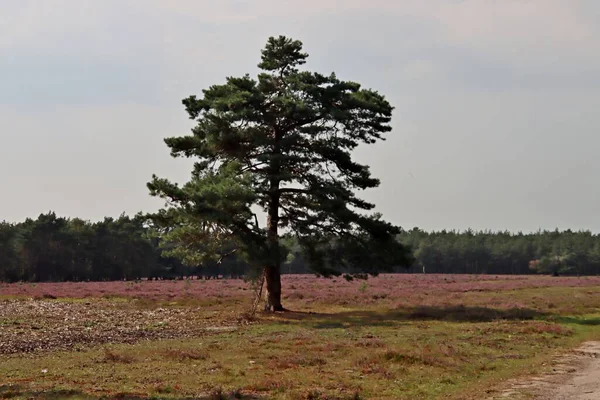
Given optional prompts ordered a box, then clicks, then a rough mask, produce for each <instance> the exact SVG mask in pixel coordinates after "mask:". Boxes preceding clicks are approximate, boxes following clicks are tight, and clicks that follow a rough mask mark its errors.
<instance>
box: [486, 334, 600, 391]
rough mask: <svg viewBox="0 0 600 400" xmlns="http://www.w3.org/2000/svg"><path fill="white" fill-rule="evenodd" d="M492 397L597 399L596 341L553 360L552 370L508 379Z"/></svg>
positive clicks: (599, 354) (599, 363) (599, 358)
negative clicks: (500, 391)
mask: <svg viewBox="0 0 600 400" xmlns="http://www.w3.org/2000/svg"><path fill="white" fill-rule="evenodd" d="M492 398H493V399H536V400H600V342H588V343H585V344H584V345H583V346H581V347H580V348H578V349H577V350H575V351H574V352H572V353H570V354H568V355H566V356H562V357H560V358H559V359H557V360H556V364H555V365H554V366H553V372H552V373H550V374H547V375H543V376H540V377H535V378H530V379H528V380H516V381H513V382H511V383H510V385H509V389H506V390H504V391H503V392H502V393H500V394H499V395H497V396H494V397H492Z"/></svg>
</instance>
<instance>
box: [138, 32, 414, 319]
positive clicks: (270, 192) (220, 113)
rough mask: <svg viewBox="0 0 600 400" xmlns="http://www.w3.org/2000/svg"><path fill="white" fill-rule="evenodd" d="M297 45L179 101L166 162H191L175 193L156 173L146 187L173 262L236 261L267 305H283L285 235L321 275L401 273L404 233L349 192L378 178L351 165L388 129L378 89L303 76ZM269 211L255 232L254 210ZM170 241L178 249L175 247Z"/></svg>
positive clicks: (276, 46)
mask: <svg viewBox="0 0 600 400" xmlns="http://www.w3.org/2000/svg"><path fill="white" fill-rule="evenodd" d="M307 57H308V55H307V54H306V53H304V52H303V51H302V43H301V42H300V41H297V40H292V39H290V38H287V37H284V36H279V37H277V38H275V37H271V38H269V39H268V42H267V44H266V46H265V48H264V49H263V50H262V57H261V62H260V63H259V64H258V66H259V68H260V69H261V70H262V72H261V73H260V74H259V75H258V77H257V79H253V78H251V77H250V76H249V75H248V74H247V75H245V76H243V77H237V78H236V77H229V78H227V79H226V82H225V83H224V84H222V85H213V86H211V87H209V88H208V89H205V90H203V96H202V97H200V98H199V97H196V96H190V97H188V98H186V99H184V100H183V104H184V105H185V108H186V111H187V113H188V114H189V116H190V119H192V120H194V121H195V122H196V126H195V127H194V128H193V129H192V134H191V135H188V136H181V137H170V138H167V139H165V142H166V144H167V146H168V147H169V148H170V149H171V155H172V156H173V157H190V158H193V159H195V160H196V162H195V164H194V168H193V171H192V176H191V179H190V181H189V182H187V183H186V184H185V185H183V186H178V185H177V184H176V183H171V182H170V181H168V180H166V179H161V178H158V177H157V176H156V175H154V176H153V179H152V181H151V182H149V183H148V188H149V189H150V193H151V195H153V196H159V197H161V198H163V199H165V200H166V206H165V208H164V209H162V210H160V211H159V212H158V213H156V214H154V215H153V221H154V222H155V224H156V225H157V226H158V227H160V226H162V227H164V228H165V230H163V231H162V235H163V239H164V241H165V242H168V243H170V244H171V247H170V249H169V251H168V253H169V255H172V256H177V257H179V258H181V259H182V260H183V261H184V262H185V263H188V264H192V265H194V264H195V265H199V264H201V263H203V262H207V261H211V260H212V261H214V260H217V261H221V260H222V259H223V258H224V257H227V256H228V255H231V254H234V253H236V255H237V256H238V257H239V256H241V257H244V258H245V260H246V261H248V262H249V264H250V265H253V266H256V267H257V268H259V270H260V271H261V273H263V274H264V279H265V281H266V290H267V292H266V293H267V306H266V308H267V309H270V310H273V311H282V310H284V308H283V306H282V304H281V276H280V266H281V264H282V262H283V260H285V257H286V254H285V253H286V249H285V248H283V247H282V245H281V242H280V236H281V235H282V234H283V233H288V234H292V235H293V236H295V238H296V240H297V242H298V244H299V245H300V246H301V248H302V253H303V255H304V257H305V258H306V261H307V263H308V264H309V265H310V267H311V269H312V270H313V271H315V272H316V273H317V274H319V275H323V276H331V275H339V274H341V271H345V272H348V271H361V272H366V273H370V274H372V275H376V274H377V273H378V271H380V270H391V269H392V268H393V267H395V266H407V265H409V264H410V263H411V262H412V258H411V256H410V254H409V251H408V250H407V249H406V248H405V247H404V246H402V245H401V244H400V243H399V242H398V241H397V240H396V236H397V234H399V233H400V228H399V227H396V226H393V225H391V224H389V223H387V222H385V221H383V220H382V219H381V216H380V215H379V214H376V213H372V214H368V213H367V211H368V210H372V209H373V208H374V205H373V204H370V203H368V202H366V201H364V200H361V199H360V198H358V197H357V196H356V195H355V191H356V190H363V189H367V188H374V187H377V186H378V185H379V180H378V179H375V178H373V177H371V173H370V172H369V167H368V166H365V165H361V164H359V163H357V162H355V161H353V160H352V157H351V152H352V150H353V149H355V148H356V147H357V146H358V145H359V144H360V143H367V144H372V143H375V142H376V141H378V140H383V137H382V135H383V134H384V133H386V132H389V131H391V128H390V126H389V125H388V124H389V122H390V120H391V113H392V109H393V108H392V106H391V105H390V104H389V103H388V102H387V101H386V100H385V97H384V96H382V95H381V94H379V93H377V92H376V91H373V90H369V89H362V88H361V86H360V85H359V84H358V83H355V82H349V81H341V80H339V79H338V78H337V77H336V76H335V74H333V73H332V74H331V75H328V76H326V75H321V74H319V73H314V72H308V71H304V70H301V69H300V66H301V65H302V64H304V63H305V62H306V58H307ZM259 210H262V211H263V212H264V213H265V214H266V223H265V224H262V225H261V224H260V223H259V218H258V216H257V214H256V213H255V211H256V212H259ZM173 243H174V244H175V245H174V246H173Z"/></svg>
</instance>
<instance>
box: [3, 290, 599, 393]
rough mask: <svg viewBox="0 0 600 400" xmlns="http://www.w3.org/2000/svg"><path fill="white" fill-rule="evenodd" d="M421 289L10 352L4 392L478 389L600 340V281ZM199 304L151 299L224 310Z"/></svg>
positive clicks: (300, 302)
mask: <svg viewBox="0 0 600 400" xmlns="http://www.w3.org/2000/svg"><path fill="white" fill-rule="evenodd" d="M371 287H372V284H371V283H369V288H368V289H367V290H366V291H365V292H366V293H364V295H365V296H366V295H367V294H368V291H369V290H371ZM358 288H360V286H358ZM427 290H430V289H427ZM356 292H357V293H358V294H357V295H358V296H363V293H361V291H358V290H357V291H356ZM420 295H421V296H422V297H423V299H422V301H420V302H419V303H409V302H406V301H398V300H397V299H389V298H383V299H379V302H378V303H377V304H372V303H370V301H369V302H368V303H361V302H360V298H362V297H359V300H357V299H355V298H348V299H347V300H348V303H347V304H344V305H340V304H332V303H329V302H327V303H323V302H315V301H311V298H310V296H305V297H303V298H299V297H298V298H296V299H291V298H290V299H288V303H287V304H288V305H289V307H290V308H292V309H294V310H299V311H297V312H290V313H283V314H274V315H272V314H262V315H259V316H258V318H257V320H256V321H254V322H252V323H250V324H241V325H238V326H237V329H236V330H233V331H223V332H213V333H210V334H198V335H195V336H193V337H187V338H178V339H165V340H152V341H149V340H145V341H140V342H137V343H135V344H103V345H97V346H91V347H89V348H85V349H83V350H81V351H52V352H45V353H39V354H38V353H31V354H13V355H4V356H0V377H3V378H2V379H3V381H0V398H15V399H20V398H31V397H34V398H46V399H54V398H73V399H76V398H86V399H87V398H90V399H98V398H114V397H117V396H120V397H121V398H157V399H158V398H164V399H185V398H204V399H219V398H222V399H227V398H246V399H250V398H254V399H281V400H286V399H287V400H301V399H338V400H342V399H438V398H444V399H447V398H451V399H480V398H486V397H487V396H489V394H490V391H492V390H493V388H494V387H495V386H496V385H498V384H499V383H501V382H502V381H503V380H505V379H508V378H511V377H514V376H518V375H520V374H523V373H532V372H533V373H535V372H538V371H540V372H541V371H543V370H544V369H547V368H551V360H552V358H553V356H554V354H556V353H557V352H562V351H565V350H566V349H569V348H572V347H574V346H576V345H578V344H579V343H581V342H582V341H585V340H590V339H600V332H599V330H598V328H597V326H598V325H600V287H596V286H587V287H576V286H571V287H548V288H523V289H510V290H502V291H487V292H481V291H465V292H460V293H446V294H442V295H439V296H437V297H436V298H431V297H428V296H426V295H424V294H420ZM53 301H60V299H59V300H53ZM120 301H122V300H120ZM129 301H130V302H132V303H133V302H136V300H129ZM199 301H204V300H199ZM353 302H354V304H353ZM136 304H137V305H136V306H134V308H135V309H139V307H138V306H140V304H139V303H136ZM198 304H199V303H195V302H194V300H191V299H188V300H182V302H179V303H175V304H174V303H173V302H167V301H166V300H165V301H156V302H152V301H149V300H148V301H145V302H144V303H143V307H142V309H143V310H152V309H157V310H158V309H162V308H164V307H166V306H168V307H184V308H185V307H194V308H195V309H196V313H197V315H196V318H197V319H198V320H201V319H202V316H203V315H205V316H206V317H207V318H210V317H211V316H212V315H213V313H214V312H215V310H216V308H215V307H216V306H215V305H214V304H211V305H210V306H208V305H207V306H206V307H204V308H203V307H202V306H198ZM228 307H234V305H232V304H229V305H228ZM240 311H241V310H240ZM11 318H13V317H10V318H6V317H5V318H4V319H2V320H3V321H11ZM2 326H3V325H0V329H2ZM2 385H4V386H2Z"/></svg>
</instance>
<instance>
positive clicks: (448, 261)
mask: <svg viewBox="0 0 600 400" xmlns="http://www.w3.org/2000/svg"><path fill="white" fill-rule="evenodd" d="M150 232H151V229H149V227H148V226H146V224H145V223H144V222H143V219H142V218H141V217H140V216H139V215H138V216H134V217H133V218H132V217H128V216H121V217H119V218H116V219H114V218H105V219H104V220H102V221H100V222H96V223H91V222H88V221H83V220H80V219H66V218H60V217H57V216H56V215H55V214H54V213H48V214H42V215H40V216H39V217H38V218H37V219H36V220H32V219H28V220H26V221H25V222H22V223H19V224H9V223H6V222H1V223H0V281H4V282H15V281H20V280H22V281H49V280H53V281H66V280H72V281H84V280H122V279H138V278H163V279H170V278H182V277H188V276H203V277H205V278H217V277H219V276H221V277H238V278H240V277H252V274H254V273H256V271H255V270H254V269H251V268H250V267H249V265H248V264H247V263H246V262H245V261H244V260H242V259H241V258H239V257H237V255H236V254H233V255H231V256H230V257H227V258H225V259H223V261H222V262H221V263H220V264H217V262H214V261H211V262H206V263H204V264H198V265H194V266H191V267H190V266H184V265H182V264H181V262H179V261H178V260H177V259H175V258H171V257H165V256H161V252H162V250H161V249H160V248H159V247H158V246H159V241H158V239H156V238H150V237H149V233H150ZM399 238H400V239H401V240H402V242H403V243H405V244H408V245H410V247H411V248H412V249H413V250H414V253H415V258H416V262H415V263H414V265H413V266H412V267H410V268H409V269H408V270H405V269H404V268H402V269H395V270H394V272H417V273H421V272H422V271H423V266H425V271H426V272H427V273H450V274H453V273H475V274H531V273H540V274H554V275H578V274H579V275H600V235H593V234H591V233H590V232H572V231H564V232H558V231H541V232H537V233H533V234H521V233H516V234H511V233H507V232H472V231H467V232H456V231H441V232H431V233H428V232H424V231H422V230H419V229H416V228H415V229H413V230H410V231H407V232H402V233H401V234H400V236H399ZM167 247H168V246H167ZM281 247H282V248H284V249H288V250H289V252H288V253H285V254H287V256H286V257H285V260H286V261H285V262H284V264H283V265H282V268H281V272H282V273H292V274H305V273H311V270H310V268H308V265H307V263H306V258H305V256H304V254H303V252H302V248H301V247H300V245H299V244H298V243H297V241H296V239H295V238H294V237H293V236H292V235H284V236H283V237H282V238H281ZM356 270H357V269H355V268H346V269H342V272H343V273H344V278H345V279H348V280H353V279H364V278H366V275H364V274H360V273H357V272H356Z"/></svg>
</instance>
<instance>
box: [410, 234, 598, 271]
mask: <svg viewBox="0 0 600 400" xmlns="http://www.w3.org/2000/svg"><path fill="white" fill-rule="evenodd" d="M400 240H401V241H402V242H403V243H405V244H407V245H409V246H410V247H411V248H412V249H413V251H414V254H415V257H416V259H417V263H416V264H415V265H414V266H413V267H412V268H411V270H410V271H413V272H422V271H423V270H425V272H427V273H471V274H530V273H542V274H553V275H599V274H600V235H593V234H592V233H590V232H586V231H582V232H573V231H570V230H567V231H564V232H559V231H558V230H555V231H540V232H537V233H533V234H523V233H516V234H512V233H509V232H473V231H471V230H469V231H466V232H457V231H440V232H431V233H427V232H424V231H422V230H419V229H418V228H415V229H413V230H411V231H408V232H403V233H402V234H401V235H400Z"/></svg>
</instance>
